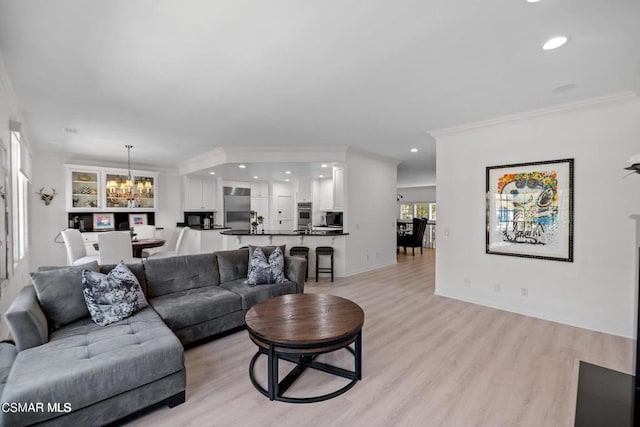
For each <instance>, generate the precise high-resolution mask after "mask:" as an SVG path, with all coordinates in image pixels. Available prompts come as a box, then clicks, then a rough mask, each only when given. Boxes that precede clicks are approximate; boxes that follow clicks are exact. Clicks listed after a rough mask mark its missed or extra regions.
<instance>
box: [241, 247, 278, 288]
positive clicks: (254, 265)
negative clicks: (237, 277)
mask: <svg viewBox="0 0 640 427" xmlns="http://www.w3.org/2000/svg"><path fill="white" fill-rule="evenodd" d="M285 281H286V279H285V277H284V254H283V253H282V250H281V249H280V248H279V247H276V248H275V249H274V250H273V252H271V255H269V259H267V257H266V255H265V254H264V252H263V251H262V248H260V247H256V248H255V249H254V251H253V254H252V255H251V259H250V260H249V275H248V277H247V284H249V285H262V284H266V283H284V282H285Z"/></svg>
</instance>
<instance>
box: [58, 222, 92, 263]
mask: <svg viewBox="0 0 640 427" xmlns="http://www.w3.org/2000/svg"><path fill="white" fill-rule="evenodd" d="M60 234H62V240H64V246H65V248H66V250H67V265H82V264H86V263H88V262H91V261H98V255H87V248H86V247H85V246H84V240H83V239H82V234H80V231H78V230H76V229H75V228H69V229H66V230H63V231H62V232H61V233H60Z"/></svg>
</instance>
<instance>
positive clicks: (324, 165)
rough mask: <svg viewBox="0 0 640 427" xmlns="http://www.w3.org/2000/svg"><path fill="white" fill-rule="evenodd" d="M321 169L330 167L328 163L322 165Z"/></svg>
mask: <svg viewBox="0 0 640 427" xmlns="http://www.w3.org/2000/svg"><path fill="white" fill-rule="evenodd" d="M320 167H323V168H326V167H329V165H328V164H326V163H323V164H321V165H320Z"/></svg>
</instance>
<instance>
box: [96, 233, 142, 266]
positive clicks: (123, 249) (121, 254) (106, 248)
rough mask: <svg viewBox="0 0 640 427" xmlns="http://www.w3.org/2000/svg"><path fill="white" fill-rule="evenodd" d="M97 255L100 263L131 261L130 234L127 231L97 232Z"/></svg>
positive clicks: (129, 262)
mask: <svg viewBox="0 0 640 427" xmlns="http://www.w3.org/2000/svg"><path fill="white" fill-rule="evenodd" d="M98 246H99V248H100V249H99V257H100V264H101V265H108V264H117V263H119V262H120V261H124V263H125V264H132V263H133V248H132V247H131V234H130V233H129V232H128V231H109V232H105V233H100V234H98Z"/></svg>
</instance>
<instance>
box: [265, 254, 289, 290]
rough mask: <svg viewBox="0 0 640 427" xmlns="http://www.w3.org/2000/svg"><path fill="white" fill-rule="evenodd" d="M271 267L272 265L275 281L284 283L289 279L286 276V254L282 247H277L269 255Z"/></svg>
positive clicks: (272, 274)
mask: <svg viewBox="0 0 640 427" xmlns="http://www.w3.org/2000/svg"><path fill="white" fill-rule="evenodd" d="M269 267H271V276H272V278H273V282H275V283H284V282H286V281H287V279H286V278H285V277H284V254H283V253H282V250H281V249H280V247H277V248H275V249H274V250H273V252H271V255H269Z"/></svg>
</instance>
